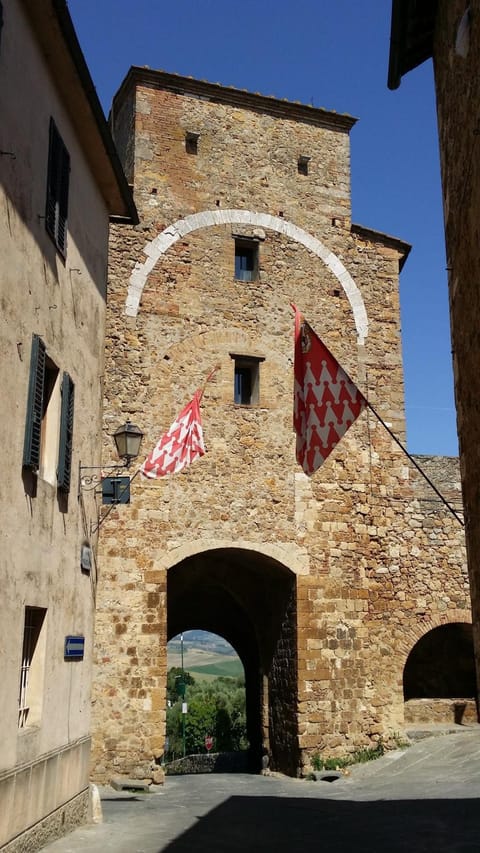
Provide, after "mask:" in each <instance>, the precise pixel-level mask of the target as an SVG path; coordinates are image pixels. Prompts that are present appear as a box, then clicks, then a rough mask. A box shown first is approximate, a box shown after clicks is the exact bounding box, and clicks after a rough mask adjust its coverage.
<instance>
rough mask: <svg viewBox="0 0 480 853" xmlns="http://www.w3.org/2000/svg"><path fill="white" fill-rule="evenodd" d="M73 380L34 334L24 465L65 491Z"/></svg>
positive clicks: (69, 455)
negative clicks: (60, 367)
mask: <svg viewBox="0 0 480 853" xmlns="http://www.w3.org/2000/svg"><path fill="white" fill-rule="evenodd" d="M74 391H75V388H74V384H73V382H72V380H71V378H70V376H69V375H68V373H64V374H63V377H62V381H61V382H60V371H59V369H58V367H57V366H56V365H55V364H54V363H53V361H52V360H51V358H49V356H48V355H47V353H46V349H45V344H44V343H43V341H42V339H41V338H40V337H39V336H38V335H33V338H32V355H31V359H30V378H29V386H28V400H27V415H26V422H25V439H24V445H23V465H24V467H25V468H30V469H31V470H32V471H33V472H34V473H39V474H40V476H41V477H42V478H43V479H44V480H47V481H48V482H49V483H51V484H52V485H54V484H55V478H56V482H57V486H58V488H59V489H60V490H61V491H63V492H68V491H69V489H70V474H71V460H72V439H73V405H74Z"/></svg>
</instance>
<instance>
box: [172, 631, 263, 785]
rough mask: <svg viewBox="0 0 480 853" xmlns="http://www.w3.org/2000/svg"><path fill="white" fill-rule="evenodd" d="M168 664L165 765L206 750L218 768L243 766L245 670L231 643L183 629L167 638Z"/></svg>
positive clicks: (244, 754)
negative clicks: (180, 632) (174, 635)
mask: <svg viewBox="0 0 480 853" xmlns="http://www.w3.org/2000/svg"><path fill="white" fill-rule="evenodd" d="M167 663H168V669H167V740H166V761H167V763H170V762H172V761H175V759H176V758H180V757H182V756H183V755H185V756H188V755H204V754H205V753H207V752H208V753H212V754H213V755H214V756H216V758H215V764H214V766H216V767H220V769H221V770H227V769H228V770H229V771H230V772H233V771H235V770H239V771H243V770H245V758H246V751H247V748H248V742H247V736H246V734H247V733H246V713H245V673H244V669H243V665H242V663H241V661H240V659H239V657H238V655H237V653H236V651H235V649H234V648H233V646H231V645H230V643H228V642H227V641H226V640H225V638H224V637H219V636H218V634H212V633H210V632H208V631H201V630H200V631H198V630H192V631H186V632H185V633H182V634H179V635H177V636H176V637H174V638H173V639H172V640H170V641H169V642H168V645H167ZM184 709H185V710H184ZM187 709H188V711H187ZM185 712H186V713H185ZM225 753H226V755H225ZM219 754H221V759H223V760H220V761H219V759H218V757H217V756H219ZM193 766H195V765H193ZM200 767H203V765H202V764H201V763H200ZM183 769H184V768H182V771H183ZM169 772H170V771H169Z"/></svg>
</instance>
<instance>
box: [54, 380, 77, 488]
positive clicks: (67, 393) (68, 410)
mask: <svg viewBox="0 0 480 853" xmlns="http://www.w3.org/2000/svg"><path fill="white" fill-rule="evenodd" d="M74 397H75V386H74V384H73V382H72V380H71V378H70V376H69V375H68V373H64V374H63V378H62V409H61V414H60V441H59V448H58V468H57V486H58V488H59V489H60V490H61V491H62V492H69V491H70V475H71V471H72V442H73V403H74Z"/></svg>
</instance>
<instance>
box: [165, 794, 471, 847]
mask: <svg viewBox="0 0 480 853" xmlns="http://www.w3.org/2000/svg"><path fill="white" fill-rule="evenodd" d="M161 849H162V851H168V853H187V851H188V853H195V851H202V853H204V851H208V853H230V851H242V853H243V851H248V853H256V851H274V852H275V853H283V851H289V853H297V851H302V850H305V851H309V853H310V851H322V853H327V851H332V853H347V851H348V853H351V851H355V853H423V851H425V853H478V851H479V850H480V812H479V805H478V801H477V800H475V799H472V800H396V801H394V800H388V801H386V800H377V801H374V802H371V801H370V802H351V801H349V802H345V801H338V800H319V799H312V800H310V799H297V798H290V797H231V798H230V799H228V800H226V801H225V802H224V803H222V805H220V806H218V807H217V808H215V809H213V810H212V811H211V812H209V813H208V814H207V815H206V816H205V817H202V818H199V821H198V823H197V824H196V825H195V826H194V827H192V828H191V829H189V830H188V831H187V832H185V833H184V834H183V835H181V836H179V837H178V838H177V839H176V840H175V841H173V842H172V843H170V844H168V845H167V846H166V847H163V848H161Z"/></svg>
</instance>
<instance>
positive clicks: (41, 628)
mask: <svg viewBox="0 0 480 853" xmlns="http://www.w3.org/2000/svg"><path fill="white" fill-rule="evenodd" d="M46 613H47V611H46V610H45V608H43V607H26V608H25V622H24V628H23V645H22V663H21V667H20V688H19V692H18V728H19V729H24V728H26V727H27V726H34V725H38V723H39V722H40V719H41V716H42V702H43V677H44V671H45V648H46V630H45V616H46Z"/></svg>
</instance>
